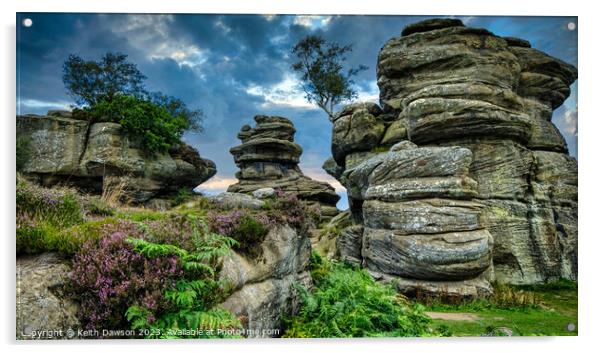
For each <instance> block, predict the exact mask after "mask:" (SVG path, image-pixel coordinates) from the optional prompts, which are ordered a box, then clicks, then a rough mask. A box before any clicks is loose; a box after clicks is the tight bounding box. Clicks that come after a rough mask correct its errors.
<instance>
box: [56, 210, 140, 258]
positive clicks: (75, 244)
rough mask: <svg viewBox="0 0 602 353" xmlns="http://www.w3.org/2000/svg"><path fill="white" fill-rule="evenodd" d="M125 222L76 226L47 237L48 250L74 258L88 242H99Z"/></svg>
mask: <svg viewBox="0 0 602 353" xmlns="http://www.w3.org/2000/svg"><path fill="white" fill-rule="evenodd" d="M125 222H127V221H122V220H119V219H116V218H105V219H102V220H98V221H88V222H85V223H82V224H78V225H74V226H72V227H69V228H67V229H63V230H62V231H60V232H57V233H56V234H55V235H53V236H49V237H47V239H46V248H47V249H48V250H50V251H58V252H60V253H61V254H63V255H66V256H72V255H74V254H75V253H77V252H78V251H79V249H80V248H81V247H82V245H83V244H84V243H85V242H86V241H88V240H97V239H99V238H100V237H101V236H103V235H106V234H107V233H110V232H111V231H112V230H116V229H119V227H122V225H121V223H125ZM133 226H134V225H133V223H132V227H133Z"/></svg>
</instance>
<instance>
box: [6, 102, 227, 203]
mask: <svg viewBox="0 0 602 353" xmlns="http://www.w3.org/2000/svg"><path fill="white" fill-rule="evenodd" d="M59 113H60V114H59ZM51 114H52V115H51ZM17 136H18V137H19V138H24V139H28V140H30V142H31V143H30V144H29V146H30V148H31V152H30V153H29V155H30V158H29V160H28V161H27V163H26V164H25V166H24V167H23V173H25V174H26V175H28V176H30V177H32V178H34V179H36V180H37V181H39V182H40V183H42V184H44V185H48V186H50V185H53V184H57V183H69V184H74V185H75V186H78V187H81V188H83V189H85V190H86V191H91V192H96V193H101V192H106V191H109V190H115V191H116V192H118V193H119V194H120V195H121V196H122V200H123V201H128V202H133V203H138V204H139V203H145V202H148V201H149V200H150V199H152V198H154V197H160V196H164V195H169V194H173V193H175V192H177V191H178V190H179V189H181V188H190V189H193V188H195V187H196V186H198V185H199V184H201V183H202V182H204V181H206V180H207V179H209V178H211V177H212V176H213V175H215V173H216V167H215V163H213V162H212V161H210V160H208V159H203V158H201V157H200V156H199V153H198V152H197V151H196V150H195V149H193V148H192V147H190V146H188V145H185V144H181V145H178V146H174V147H172V148H171V149H170V150H169V151H168V152H167V153H157V154H156V155H154V156H149V155H148V154H147V153H145V151H143V150H142V149H141V147H140V144H139V142H138V141H136V139H135V138H132V137H130V136H128V135H127V134H126V133H125V131H124V130H123V128H122V127H121V125H119V124H116V123H95V124H91V125H89V124H88V123H87V122H85V121H82V120H76V119H71V118H70V114H68V112H53V111H51V112H49V115H48V116H34V115H24V116H17Z"/></svg>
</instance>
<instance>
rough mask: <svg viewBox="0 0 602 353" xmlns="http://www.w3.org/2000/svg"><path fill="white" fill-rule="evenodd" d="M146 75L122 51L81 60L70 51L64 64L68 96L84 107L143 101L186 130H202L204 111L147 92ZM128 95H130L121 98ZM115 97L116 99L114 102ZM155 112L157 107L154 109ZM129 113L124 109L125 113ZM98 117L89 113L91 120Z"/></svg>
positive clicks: (117, 120) (101, 107) (64, 79)
mask: <svg viewBox="0 0 602 353" xmlns="http://www.w3.org/2000/svg"><path fill="white" fill-rule="evenodd" d="M145 79H146V76H145V75H144V74H142V72H140V71H139V70H138V67H137V66H136V64H134V63H131V62H128V61H127V55H125V54H122V53H106V54H105V55H104V56H103V57H102V58H101V59H100V61H94V60H84V59H82V58H81V57H79V56H77V55H74V54H71V55H69V57H68V58H67V60H66V61H65V63H64V64H63V82H64V84H65V87H66V88H67V91H68V93H69V95H71V96H72V97H73V98H74V99H75V102H76V103H77V104H78V105H79V106H83V107H85V109H87V110H92V111H94V110H103V111H104V110H106V108H107V106H110V107H112V108H116V107H121V106H120V104H121V103H122V102H123V100H124V99H128V100H129V101H130V102H134V99H135V100H137V101H138V102H144V103H145V107H146V108H148V105H149V103H150V104H154V105H156V106H158V107H161V108H162V109H163V110H164V111H165V112H167V113H168V114H169V115H171V117H172V119H170V120H171V121H172V122H173V121H175V122H180V121H185V122H186V124H185V125H186V127H185V130H191V131H194V132H202V131H203V127H202V122H203V111H202V110H200V109H189V108H188V107H187V106H186V104H185V103H184V101H182V100H181V99H179V98H176V97H173V96H169V95H166V94H163V93H161V92H148V91H147V90H146V88H145V86H144V80H145ZM124 96H127V97H129V98H123V97H124ZM115 100H118V101H119V102H116V103H115V102H114V101H115ZM155 111H156V109H155ZM128 113H131V110H130V112H124V114H128ZM95 118H99V117H98V116H97V115H92V119H95ZM119 120H120V119H117V118H112V117H110V116H108V117H105V121H114V122H120V121H119Z"/></svg>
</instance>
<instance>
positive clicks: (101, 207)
mask: <svg viewBox="0 0 602 353" xmlns="http://www.w3.org/2000/svg"><path fill="white" fill-rule="evenodd" d="M84 210H85V212H86V214H89V215H94V216H105V217H106V216H113V215H115V207H113V206H111V205H110V204H109V203H108V202H105V201H104V200H102V199H101V198H99V197H90V198H89V199H88V200H86V202H84Z"/></svg>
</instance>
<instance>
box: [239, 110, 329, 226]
mask: <svg viewBox="0 0 602 353" xmlns="http://www.w3.org/2000/svg"><path fill="white" fill-rule="evenodd" d="M255 122H256V123H257V125H256V126H255V127H253V128H252V127H251V126H249V125H245V126H243V127H242V128H241V130H240V132H239V133H238V138H239V139H240V140H241V141H242V144H241V145H238V146H235V147H233V148H232V149H230V153H232V155H233V156H234V162H235V163H236V165H237V166H238V167H239V168H240V171H239V172H237V173H236V178H238V180H239V182H238V183H236V184H234V185H231V186H230V187H228V191H229V192H235V193H244V194H252V193H253V192H254V191H256V190H258V189H263V188H273V189H280V190H282V191H284V192H285V193H287V194H294V195H296V196H297V197H298V198H299V199H300V200H303V201H306V202H307V203H309V204H310V205H316V206H319V207H320V210H321V213H322V216H324V217H325V218H330V217H333V216H335V215H336V214H337V213H338V210H337V208H336V203H337V202H338V201H339V198H340V197H339V196H338V195H337V194H336V193H335V191H334V188H333V187H332V186H330V185H329V184H328V183H325V182H320V181H316V180H313V179H311V178H309V177H307V176H305V175H303V173H302V171H301V169H299V166H298V164H299V157H300V156H301V153H302V149H301V146H299V145H298V144H296V143H295V142H294V134H295V132H296V130H295V127H294V126H293V123H292V122H291V121H290V120H288V119H286V118H282V117H278V116H264V115H258V116H256V117H255Z"/></svg>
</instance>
